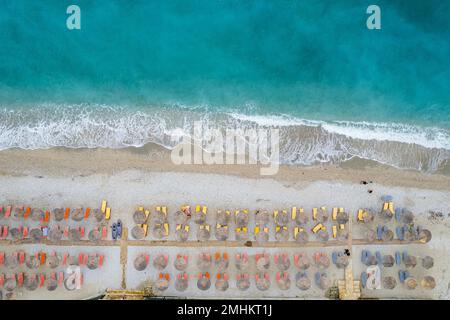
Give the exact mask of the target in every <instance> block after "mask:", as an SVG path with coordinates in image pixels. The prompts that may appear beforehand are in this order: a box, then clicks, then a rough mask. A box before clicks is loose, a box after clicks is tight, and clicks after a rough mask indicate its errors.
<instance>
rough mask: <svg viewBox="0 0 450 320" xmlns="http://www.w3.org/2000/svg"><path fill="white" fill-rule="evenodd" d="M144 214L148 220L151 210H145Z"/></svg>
mask: <svg viewBox="0 0 450 320" xmlns="http://www.w3.org/2000/svg"><path fill="white" fill-rule="evenodd" d="M144 213H145V217H146V218H148V216H149V214H150V211H149V210H145V211H144Z"/></svg>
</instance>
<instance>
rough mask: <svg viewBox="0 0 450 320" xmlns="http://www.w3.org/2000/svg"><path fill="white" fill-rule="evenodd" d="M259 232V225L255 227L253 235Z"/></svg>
mask: <svg viewBox="0 0 450 320" xmlns="http://www.w3.org/2000/svg"><path fill="white" fill-rule="evenodd" d="M258 233H259V226H256V227H255V236H256V235H257V234H258Z"/></svg>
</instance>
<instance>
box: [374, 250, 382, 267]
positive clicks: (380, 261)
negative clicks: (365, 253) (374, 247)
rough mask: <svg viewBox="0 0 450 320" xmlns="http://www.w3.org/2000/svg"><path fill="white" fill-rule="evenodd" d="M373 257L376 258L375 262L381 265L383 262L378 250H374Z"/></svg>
mask: <svg viewBox="0 0 450 320" xmlns="http://www.w3.org/2000/svg"><path fill="white" fill-rule="evenodd" d="M375 257H376V258H377V263H378V264H379V265H381V263H382V262H383V260H382V259H381V253H380V251H377V252H375Z"/></svg>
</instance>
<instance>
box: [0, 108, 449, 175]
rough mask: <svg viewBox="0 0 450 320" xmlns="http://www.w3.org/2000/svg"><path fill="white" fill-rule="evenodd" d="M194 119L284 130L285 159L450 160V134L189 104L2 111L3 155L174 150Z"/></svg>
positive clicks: (404, 163)
mask: <svg viewBox="0 0 450 320" xmlns="http://www.w3.org/2000/svg"><path fill="white" fill-rule="evenodd" d="M195 121H200V122H201V123H202V124H203V126H205V127H216V128H222V129H224V128H240V129H244V130H245V129H250V128H253V129H254V128H269V127H270V128H272V127H276V128H279V129H280V161H281V163H284V164H302V165H313V164H318V163H341V162H344V161H347V160H349V159H352V158H353V157H360V158H364V159H370V160H374V161H377V162H380V163H384V164H388V165H391V166H395V167H398V168H405V169H415V170H421V171H427V172H433V171H436V170H438V169H440V168H441V167H442V166H444V165H446V164H447V163H448V162H449V159H450V132H449V131H446V130H445V129H441V128H431V127H426V128H423V127H419V126H417V127H416V126H412V125H408V124H398V123H372V122H350V121H320V120H308V119H300V118H293V117H289V116H287V115H249V114H242V113H237V112H218V111H213V110H209V109H208V108H189V107H186V106H167V107H161V106H158V107H145V108H137V107H129V106H107V105H58V106H55V105H40V106H35V107H32V108H30V107H28V106H27V107H23V108H19V107H15V108H14V109H12V108H5V107H4V108H0V150H5V149H10V148H22V149H47V148H52V147H67V148H99V147H100V148H124V147H130V146H133V147H141V146H144V145H145V144H148V143H156V144H159V145H161V146H164V147H166V148H168V149H171V148H173V147H174V146H175V145H176V144H177V143H178V142H179V141H180V139H181V137H183V136H190V135H192V132H193V125H194V122H195Z"/></svg>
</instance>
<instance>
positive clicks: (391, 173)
mask: <svg viewBox="0 0 450 320" xmlns="http://www.w3.org/2000/svg"><path fill="white" fill-rule="evenodd" d="M0 194H1V197H2V198H1V201H0V202H1V204H2V205H6V204H11V205H19V204H26V205H31V206H33V207H41V208H56V207H71V208H76V207H87V206H89V207H92V208H95V207H98V206H99V205H100V202H101V200H102V199H107V200H108V205H109V206H110V207H111V208H112V219H113V220H116V219H118V218H120V219H121V220H122V221H123V222H124V225H125V226H126V227H129V228H130V229H131V228H132V226H133V225H134V224H133V221H132V214H133V212H134V210H135V209H136V207H137V206H139V205H143V206H145V207H149V208H154V206H156V205H166V206H168V208H169V214H170V213H174V212H175V211H176V210H177V209H178V208H179V206H180V205H183V204H191V205H194V204H205V205H208V208H209V210H210V212H215V211H216V210H217V209H230V210H235V209H238V208H241V209H243V208H247V209H250V210H254V209H267V210H269V212H271V211H273V210H276V209H280V208H290V207H291V206H294V205H295V206H298V207H300V206H302V207H304V208H305V211H307V212H310V210H311V208H312V207H318V206H327V207H328V208H331V207H334V206H339V207H341V206H342V207H345V208H346V209H347V210H348V211H349V212H350V213H352V214H354V213H355V212H356V211H357V210H358V209H359V208H373V209H374V210H376V211H377V212H378V211H379V208H380V206H381V200H380V197H381V196H382V195H384V194H390V195H392V196H393V197H394V202H395V204H396V205H397V206H401V207H408V208H409V209H410V210H411V211H412V212H414V214H415V215H416V223H417V224H419V225H423V226H424V227H425V228H427V229H429V230H431V232H432V234H433V238H432V240H431V241H430V242H429V243H427V244H425V245H411V246H408V245H406V246H405V245H402V246H395V245H389V246H379V245H372V246H370V248H369V249H370V250H371V251H372V252H375V250H380V251H381V252H382V254H388V253H391V254H392V253H393V252H394V251H403V250H405V249H406V250H408V251H409V253H410V254H414V255H416V256H417V257H423V256H425V255H430V256H433V257H434V258H435V266H434V267H433V268H432V269H430V270H424V269H423V268H421V267H419V266H418V267H416V268H415V269H413V270H412V271H411V273H412V274H414V275H415V276H417V278H418V280H419V281H420V279H421V277H422V276H425V275H432V276H433V277H435V279H436V283H437V285H436V288H435V289H434V290H422V289H416V290H414V291H407V290H406V289H404V287H402V286H400V285H399V284H397V288H396V289H394V290H384V289H383V290H378V291H376V292H374V291H369V290H363V291H362V296H363V297H368V298H372V297H373V298H408V297H409V298H433V299H449V298H450V294H449V285H450V276H449V274H448V271H447V266H448V265H449V262H450V258H449V257H447V253H448V251H449V249H450V247H449V243H450V230H449V228H450V217H449V215H450V176H448V175H447V173H446V172H444V173H443V174H433V175H427V174H423V173H419V172H415V171H405V170H397V169H394V168H390V167H387V166H384V165H379V164H374V163H371V162H367V161H363V160H359V159H354V160H352V161H349V162H348V163H346V164H345V165H342V166H329V165H323V166H315V167H301V166H281V167H280V170H279V173H278V174H277V175H274V176H260V175H259V168H258V167H257V166H249V165H223V166H206V165H182V166H176V165H174V164H172V163H171V161H170V157H169V152H167V151H166V150H165V149H163V148H160V147H157V146H154V145H150V146H149V145H148V146H146V147H143V148H127V149H120V150H118V149H116V150H112V149H64V148H55V149H49V150H34V151H31V150H30V151H25V150H6V151H2V152H0ZM433 212H434V213H436V212H437V213H441V214H442V216H439V215H438V216H439V217H438V219H435V218H432V213H433ZM209 218H210V220H211V221H209V222H210V223H214V219H212V218H211V217H209ZM191 225H193V223H191ZM174 228H175V225H174V223H171V229H172V230H174ZM249 229H250V230H253V225H252V222H250V226H249ZM271 229H273V227H271ZM195 230H196V229H193V230H192V231H191V235H190V238H189V240H194V239H196V238H195ZM362 234H363V228H360V227H358V226H356V227H355V230H354V238H358V239H360V238H362ZM172 235H173V232H172ZM212 238H213V236H212ZM271 239H272V241H273V235H271ZM27 246H31V245H25V247H27ZM118 249H119V247H111V248H107V247H102V248H101V252H103V253H105V254H106V260H105V261H111V260H112V261H116V262H117V263H115V264H114V267H112V264H111V267H108V265H106V266H105V268H104V269H101V270H102V271H101V272H104V273H113V274H114V275H113V276H111V277H110V276H109V275H108V281H107V282H103V283H102V282H100V281H98V280H97V281H94V283H93V284H92V283H90V284H89V279H93V278H87V279H86V280H87V281H86V283H87V287H86V288H84V289H83V291H82V292H77V294H76V295H72V296H71V295H70V294H66V295H58V294H57V292H58V290H60V289H57V290H56V291H55V292H48V291H46V290H41V291H40V292H42V294H43V295H42V296H39V297H42V298H66V299H70V298H82V297H85V298H88V297H91V296H94V295H96V294H98V293H99V292H101V291H102V290H104V289H105V286H106V285H107V286H108V287H110V288H113V289H118V288H120V286H121V283H120V281H121V277H120V274H118V273H119V269H118V268H119V263H118V260H119V253H118V252H119V250H118ZM284 249H286V248H283V250H284ZM331 249H332V248H326V249H325V251H326V252H331V251H332V250H331ZM362 249H364V248H363V247H362V246H356V245H355V246H354V253H353V255H354V258H353V259H354V276H355V277H357V276H358V275H359V274H360V273H361V271H362V270H363V269H362V268H363V265H362V264H361V263H360V262H359V259H360V251H361V250H362ZM71 250H77V249H76V248H75V249H71ZM92 250H94V251H95V248H93V249H92ZM142 250H144V249H143V248H140V247H129V250H128V256H129V259H128V267H127V273H126V278H127V288H129V289H134V288H136V287H139V286H140V285H142V283H144V282H145V281H147V280H149V278H150V279H151V280H156V277H157V274H156V270H154V269H152V270H151V271H149V272H141V273H139V272H137V271H135V270H134V268H133V267H132V261H133V259H134V256H135V255H136V254H137V253H138V252H141V251H142ZM145 250H146V252H147V251H148V252H149V253H150V255H152V256H153V255H154V253H157V252H159V251H161V248H157V247H155V248H152V249H148V248H146V249H145ZM145 250H144V251H145ZM158 250H159V251H158ZM165 250H166V251H165V252H168V253H169V254H171V255H172V259H173V257H174V255H175V254H176V253H177V248H176V247H166V248H165ZM186 250H188V251H189V250H191V251H192V250H194V249H192V248H190V249H186ZM236 250H237V249H235V248H233V249H230V250H229V252H230V254H233V253H234V252H235V251H236ZM242 250H247V251H248V252H249V254H254V253H255V252H256V251H258V250H257V248H251V249H246V248H242ZM242 250H241V251H242ZM208 251H210V252H211V253H212V252H215V251H224V247H218V248H214V247H210V248H208ZM267 251H270V252H272V251H273V252H276V251H277V249H276V248H271V249H267ZM284 251H287V252H289V253H291V254H293V253H296V252H299V251H302V249H301V248H289V249H286V250H284ZM303 251H307V252H311V253H312V252H313V251H314V250H312V249H309V248H308V249H307V250H306V249H304V250H303ZM196 252H197V251H196ZM108 258H109V260H108ZM419 260H420V259H419ZM291 262H292V261H291ZM230 266H231V269H230V270H229V273H230V289H228V290H227V291H225V293H220V292H218V291H216V289H215V288H214V284H212V286H211V289H210V290H209V291H205V292H201V291H200V290H196V289H195V290H194V287H196V283H195V282H194V280H190V281H191V282H190V284H189V289H188V290H186V291H185V292H184V293H179V292H177V291H175V289H174V286H172V285H171V286H170V287H169V289H168V290H166V291H165V293H164V295H168V296H175V295H176V296H191V297H213V296H216V297H239V298H242V297H252V296H254V297H284V298H296V297H297V298H306V299H308V298H323V297H324V292H323V291H320V290H317V288H316V287H315V286H314V284H313V285H312V288H311V289H310V290H309V291H305V292H301V293H300V294H299V290H297V291H296V290H295V289H294V288H295V284H294V282H295V280H294V279H295V273H296V272H297V270H296V269H295V268H294V267H293V266H292V265H291V269H292V270H291V269H290V270H291V281H292V285H291V289H289V290H287V291H280V290H276V284H275V281H274V279H272V287H271V288H273V290H272V289H271V290H268V291H267V292H266V293H261V292H258V291H257V289H256V287H255V286H254V281H252V285H251V287H250V288H251V289H249V291H247V292H244V293H243V294H241V293H239V291H238V290H237V289H236V288H235V280H234V279H235V278H234V277H235V270H234V269H233V267H234V263H231V262H230ZM271 267H274V266H271ZM194 269H195V268H193V270H194ZM167 270H168V271H167V272H170V273H171V274H172V277H173V278H172V279H173V280H172V281H174V280H175V274H176V272H175V269H174V267H173V260H172V263H170V262H169V266H168V269H167ZM193 270H190V272H191V273H195V271H193ZM274 270H275V269H274ZM397 270H398V267H397V268H391V270H387V271H386V275H392V276H394V277H396V278H398V277H397V275H396V272H398V271H397ZM315 271H316V270H315V269H314V268H312V269H310V270H309V277H310V279H311V280H312V281H313V272H315ZM99 272H100V270H96V271H95V274H96V275H97V274H99ZM329 272H330V275H332V277H331V278H332V280H338V279H342V278H343V270H341V269H339V270H338V269H336V268H335V267H334V266H332V267H330V270H329ZM96 279H99V278H97V277H96ZM96 283H97V285H96ZM171 283H173V282H171ZM313 287H314V288H315V289H313ZM38 292H39V291H38V290H37V291H35V293H36V294H40V293H38ZM27 297H28V295H24V296H23V298H27Z"/></svg>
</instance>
